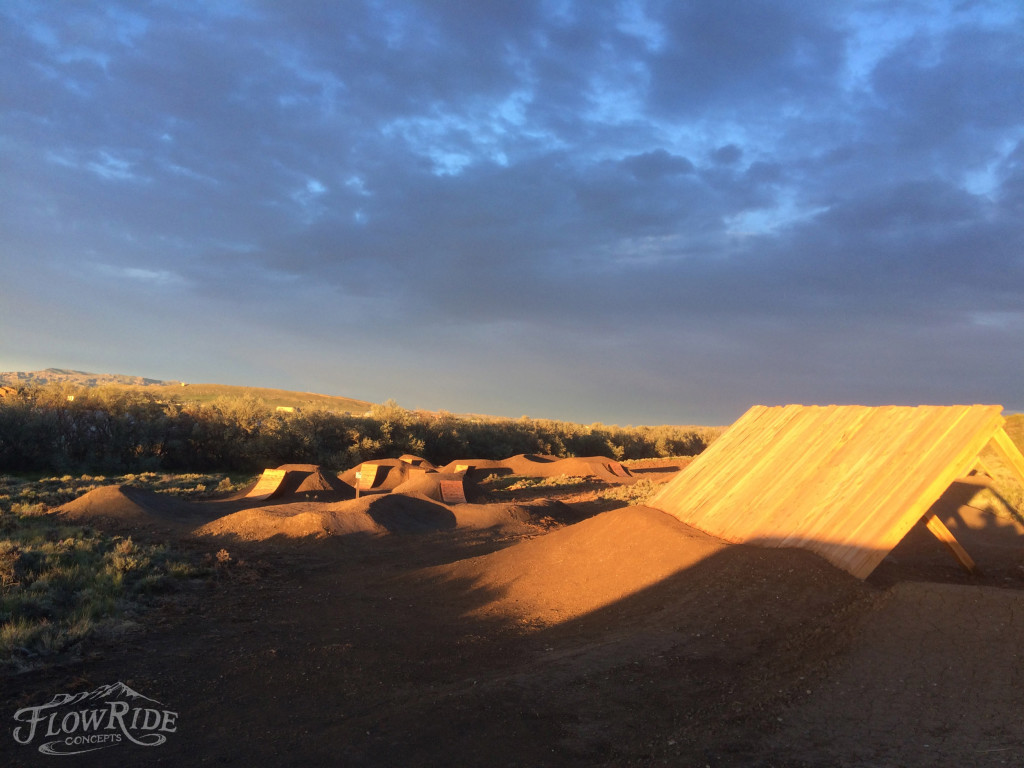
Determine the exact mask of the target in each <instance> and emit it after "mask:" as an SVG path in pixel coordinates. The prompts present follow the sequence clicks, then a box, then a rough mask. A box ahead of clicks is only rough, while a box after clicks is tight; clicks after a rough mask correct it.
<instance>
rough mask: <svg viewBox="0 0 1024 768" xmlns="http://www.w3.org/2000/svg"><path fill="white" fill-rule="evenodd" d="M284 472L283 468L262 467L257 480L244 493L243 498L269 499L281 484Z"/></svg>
mask: <svg viewBox="0 0 1024 768" xmlns="http://www.w3.org/2000/svg"><path fill="white" fill-rule="evenodd" d="M286 474H287V472H286V470H283V469H264V470H263V474H262V475H260V479H259V481H258V482H257V483H256V485H255V486H254V487H253V489H252V490H251V491H249V492H248V493H247V494H245V498H247V499H252V500H253V501H263V500H264V499H269V498H270V497H271V496H273V495H274V492H275V491H277V489H278V488H279V487H280V486H281V483H282V482H283V481H284V476H285V475H286Z"/></svg>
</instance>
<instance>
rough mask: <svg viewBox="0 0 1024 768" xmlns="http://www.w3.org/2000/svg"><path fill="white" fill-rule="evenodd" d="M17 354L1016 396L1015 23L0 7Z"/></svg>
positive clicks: (573, 397)
mask: <svg viewBox="0 0 1024 768" xmlns="http://www.w3.org/2000/svg"><path fill="white" fill-rule="evenodd" d="M0 50H3V51H4V54H3V56H4V66H3V67H0V109H2V115H0V174H2V178H3V179H4V183H3V184H0V234H2V241H3V243H4V248H3V249H2V252H0V265H2V267H3V271H4V275H5V280H4V287H3V290H2V294H0V295H2V298H3V301H0V367H2V368H5V369H7V368H12V367H18V368H22V367H29V366H33V367H34V366H48V365H59V366H70V367H82V368H86V369H94V370H95V369H105V370H112V371H115V370H116V371H123V372H128V373H141V374H145V375H151V376H165V377H168V378H185V379H192V380H218V381H225V382H237V383H250V384H266V385H273V386H284V387H293V388H300V389H311V390H318V391H326V392H335V393H338V394H348V395H353V396H362V397H366V398H368V399H378V400H379V399H384V398H386V397H395V398H396V399H398V400H399V401H400V402H401V403H403V404H405V405H407V406H410V407H413V406H422V407H430V408H448V409H450V410H474V411H485V412H490V413H499V414H507V415H519V413H529V414H531V415H537V416H552V417H559V418H572V419H577V420H581V421H585V422H590V421H596V420H601V421H605V422H618V423H627V422H633V423H636V422H681V421H700V422H725V421H729V420H732V419H734V418H735V417H737V416H738V415H739V414H740V413H742V411H743V410H744V409H745V408H746V407H748V406H749V405H750V404H752V403H755V402H864V403H881V402H898V403H918V402H938V403H945V402H999V403H1002V404H1003V405H1005V406H1006V407H1007V408H1010V409H1022V408H1024V388H1022V386H1021V378H1022V376H1021V374H1022V373H1024V371H1022V369H1021V366H1020V363H1019V353H1018V350H1019V348H1020V344H1021V342H1022V340H1024V301H1022V299H1021V297H1022V296H1024V225H1022V221H1024V219H1022V214H1024V119H1022V117H1021V112H1020V105H1021V104H1022V103H1024V12H1022V10H1021V8H1020V6H1019V4H1018V3H1016V2H1013V1H1012V0H1005V1H1002V0H987V1H986V0H982V1H979V2H972V3H959V2H953V1H952V0H950V1H949V2H946V3H927V4H923V3H916V2H910V1H909V0H908V2H893V3H876V2H871V1H870V0H864V1H863V2H840V3H812V2H779V1H778V0H771V1H769V0H764V2H749V3H742V4H734V3H720V2H716V1H712V0H708V1H707V2H690V3H673V2H658V1H654V0H652V1H651V2H643V0H624V2H618V3H597V4H594V3H579V2H572V0H538V1H537V2H516V3H508V2H499V1H497V0H496V1H495V2H474V3H442V2H428V1H427V0H422V1H421V2H413V1H412V0H404V1H398V0H374V1H372V2H371V1H370V0H366V2H357V1H356V0H351V1H349V2H340V3H302V4H297V5H295V6H294V7H292V6H289V5H286V4H280V3H269V2H242V1H241V0H237V1H229V0H225V2H218V3H162V2H150V3H138V2H131V3H129V2H123V3H118V2H103V3H99V2H95V3H91V2H82V3H74V4H59V5H54V4H52V3H43V2H23V1H21V0H11V2H7V3H4V4H3V5H0Z"/></svg>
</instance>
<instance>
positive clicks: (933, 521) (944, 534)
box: [924, 512, 977, 573]
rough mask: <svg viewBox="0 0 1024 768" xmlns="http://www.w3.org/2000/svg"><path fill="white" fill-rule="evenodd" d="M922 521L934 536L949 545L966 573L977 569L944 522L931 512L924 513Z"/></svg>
mask: <svg viewBox="0 0 1024 768" xmlns="http://www.w3.org/2000/svg"><path fill="white" fill-rule="evenodd" d="M924 522H925V525H926V526H928V530H929V531H931V532H932V534H933V535H934V536H935V538H937V539H938V540H939V541H941V542H942V543H943V544H945V545H946V546H947V547H949V551H950V552H952V553H953V557H955V558H956V559H957V562H959V563H960V565H962V566H963V567H964V568H965V569H966V570H967V572H968V573H975V572H976V571H977V566H976V565H975V564H974V560H972V559H971V556H970V555H968V554H967V550H966V549H964V548H963V547H962V546H960V542H959V541H957V540H956V537H955V536H954V535H953V532H952V531H950V530H949V528H947V527H946V524H945V523H944V522H942V521H941V520H940V519H939V518H937V517H936V516H935V515H934V514H932V513H931V512H929V513H928V514H927V515H925V518H924Z"/></svg>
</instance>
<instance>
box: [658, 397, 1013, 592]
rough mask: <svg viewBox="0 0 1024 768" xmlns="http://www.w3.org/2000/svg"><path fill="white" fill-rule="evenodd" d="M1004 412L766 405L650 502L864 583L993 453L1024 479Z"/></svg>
mask: <svg viewBox="0 0 1024 768" xmlns="http://www.w3.org/2000/svg"><path fill="white" fill-rule="evenodd" d="M1004 423H1005V419H1004V418H1003V416H1002V406H999V405H954V406H884V407H878V408H872V407H867V406H858V405H842V406H839V405H830V406H803V405H786V406H774V407H768V406H763V405H756V406H754V407H753V408H751V409H750V410H749V411H747V412H746V413H745V414H744V415H743V416H742V417H740V419H739V421H737V422H736V423H735V424H733V425H732V426H731V427H730V428H729V429H728V430H727V431H726V432H725V433H723V434H722V436H721V437H719V438H718V439H717V440H716V441H715V442H714V443H712V444H711V446H709V447H708V448H707V450H705V451H704V452H703V453H702V454H701V455H700V456H698V457H697V458H696V459H695V460H694V461H693V462H692V463H691V464H690V465H689V466H687V467H686V468H685V469H683V471H682V472H680V473H679V475H677V476H676V477H675V478H674V479H673V480H672V481H671V482H669V483H668V484H667V485H666V486H665V487H664V488H663V489H662V490H661V491H660V492H659V493H658V494H657V495H656V496H655V497H654V498H653V499H652V500H651V501H649V502H648V504H649V506H651V507H654V508H655V509H659V510H661V511H663V512H667V513H669V514H671V515H674V516H675V517H677V518H679V519H680V520H682V521H683V522H684V523H687V524H688V525H692V526H694V527H695V528H700V529H701V530H703V531H705V532H707V533H710V534H713V535H715V536H718V537H719V538H722V539H725V540H727V541H732V542H746V543H753V544H761V545H765V546H774V547H803V548H805V549H810V550H812V551H813V552H817V553H818V554H819V555H821V556H822V557H824V558H825V559H826V560H828V561H829V562H831V563H832V564H833V565H835V566H837V567H839V568H842V569H843V570H845V571H848V572H850V573H852V574H853V575H854V576H857V577H859V578H862V579H863V578H866V577H867V576H868V575H869V574H870V573H871V572H872V571H873V570H874V569H875V567H876V566H877V565H878V564H879V563H880V562H881V561H882V559H883V558H885V556H886V555H887V554H888V553H889V552H890V551H891V550H892V549H893V548H894V547H895V546H896V545H897V544H898V543H899V542H900V540H901V539H903V537H904V536H905V535H906V534H907V532H908V531H909V530H910V529H911V528H912V527H913V526H914V524H915V523H917V522H918V521H919V520H920V519H921V518H922V517H925V516H926V515H927V518H928V519H926V520H925V522H926V523H927V525H928V529H929V530H930V531H931V532H932V533H933V534H935V535H936V536H937V537H938V538H939V539H940V540H941V541H943V543H945V544H946V545H947V546H948V547H949V548H950V549H951V550H952V551H953V554H954V555H955V556H956V557H957V559H958V560H959V561H960V562H961V563H962V564H963V565H964V567H965V568H967V569H968V570H973V569H974V562H973V561H972V560H971V558H970V556H969V555H968V554H967V552H965V551H964V549H963V547H961V546H960V544H959V543H958V542H957V541H956V539H955V538H954V536H953V534H952V533H951V532H950V531H949V529H948V528H946V526H945V524H944V523H943V522H942V521H941V520H940V519H939V518H938V517H935V516H934V515H933V514H930V513H929V509H930V508H931V506H932V505H933V504H934V503H935V502H936V501H937V500H938V499H939V497H940V496H941V495H942V494H943V493H944V492H945V491H946V489H947V488H949V486H950V485H951V484H952V483H953V482H954V481H955V480H957V479H958V478H960V477H963V476H965V475H967V474H968V473H969V472H970V470H971V469H972V468H975V467H976V466H977V465H978V464H979V461H980V459H979V454H980V452H981V451H982V449H983V448H985V447H986V446H990V447H991V448H992V449H993V450H995V452H996V453H997V454H998V455H999V456H1000V458H1002V459H1003V460H1004V461H1005V463H1006V464H1007V466H1008V467H1009V468H1010V469H1011V470H1013V472H1014V473H1015V474H1016V476H1017V478H1018V479H1019V480H1020V481H1021V482H1022V483H1024V456H1022V455H1021V453H1020V451H1019V450H1018V449H1017V447H1016V446H1015V445H1014V444H1013V442H1012V441H1011V440H1010V438H1009V437H1008V436H1007V434H1006V432H1005V430H1004V429H1003V424H1004Z"/></svg>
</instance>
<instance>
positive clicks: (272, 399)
mask: <svg viewBox="0 0 1024 768" xmlns="http://www.w3.org/2000/svg"><path fill="white" fill-rule="evenodd" d="M52 384H66V385H70V386H74V387H99V386H118V387H131V388H135V387H138V388H145V390H146V391H147V392H150V393H152V394H153V395H155V396H156V397H158V398H159V399H161V400H165V399H166V400H179V401H184V402H212V401H215V400H219V399H222V398H226V399H235V398H241V397H254V398H257V399H259V400H263V401H264V402H266V403H267V405H269V406H271V407H282V408H326V409H327V410H331V411H338V412H348V413H365V412H366V411H368V410H369V409H370V408H371V407H372V406H373V405H374V404H373V403H371V402H369V401H367V400H357V399H355V398H350V397H337V396H334V395H319V394H315V393H312V392H292V391H289V390H285V389H268V388H264V387H239V386H232V385H228V384H188V383H185V382H182V381H162V380H160V379H148V378H144V377H142V376H125V375H122V374H114V373H88V372H86V371H72V370H67V369H64V368H47V369H46V370H45V371H28V372H25V371H17V372H0V387H2V386H7V387H18V386H45V385H52Z"/></svg>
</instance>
